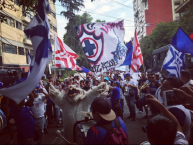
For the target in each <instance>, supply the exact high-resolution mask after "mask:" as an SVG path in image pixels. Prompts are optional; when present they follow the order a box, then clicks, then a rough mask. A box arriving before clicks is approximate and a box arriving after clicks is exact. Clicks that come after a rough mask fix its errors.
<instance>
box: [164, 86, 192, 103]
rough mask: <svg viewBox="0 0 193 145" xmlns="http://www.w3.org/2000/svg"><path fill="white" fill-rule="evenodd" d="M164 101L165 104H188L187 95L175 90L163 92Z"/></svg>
mask: <svg viewBox="0 0 193 145" xmlns="http://www.w3.org/2000/svg"><path fill="white" fill-rule="evenodd" d="M163 102H164V106H174V105H188V104H189V103H188V101H187V100H186V98H185V97H183V96H182V95H180V94H177V93H175V92H174V91H173V90H169V91H164V92H163Z"/></svg>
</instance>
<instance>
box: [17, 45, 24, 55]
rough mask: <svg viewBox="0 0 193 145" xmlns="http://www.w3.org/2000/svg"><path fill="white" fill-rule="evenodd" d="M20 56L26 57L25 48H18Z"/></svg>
mask: <svg viewBox="0 0 193 145" xmlns="http://www.w3.org/2000/svg"><path fill="white" fill-rule="evenodd" d="M18 52H19V55H24V48H22V47H18Z"/></svg>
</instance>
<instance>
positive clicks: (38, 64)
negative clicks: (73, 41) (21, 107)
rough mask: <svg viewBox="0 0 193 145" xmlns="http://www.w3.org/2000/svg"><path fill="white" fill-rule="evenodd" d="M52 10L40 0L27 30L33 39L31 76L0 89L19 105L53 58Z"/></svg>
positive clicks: (46, 3)
mask: <svg viewBox="0 0 193 145" xmlns="http://www.w3.org/2000/svg"><path fill="white" fill-rule="evenodd" d="M50 12H51V9H50V6H49V3H48V2H47V0H39V4H38V10H37V15H36V16H35V17H34V18H33V19H32V21H31V22H30V23H29V25H28V26H27V27H26V28H25V30H24V32H25V34H26V35H27V36H28V37H29V38H30V39H31V41H32V45H33V53H34V54H33V57H32V60H31V63H30V66H31V67H30V70H29V71H30V74H29V76H28V77H26V79H25V80H24V81H22V82H18V83H16V84H13V85H11V86H8V87H5V88H2V89H0V93H1V94H2V95H4V96H6V97H8V98H10V99H12V100H14V101H15V102H16V103H17V104H19V103H20V102H21V101H22V100H24V99H25V98H26V97H27V96H28V95H29V94H30V93H31V92H32V91H33V90H34V89H35V87H36V86H37V84H38V83H39V81H40V79H41V78H42V76H43V75H44V71H45V68H46V64H47V63H48V62H49V61H50V59H51V57H52V47H51V44H50V33H49V22H48V18H47V15H46V13H50Z"/></svg>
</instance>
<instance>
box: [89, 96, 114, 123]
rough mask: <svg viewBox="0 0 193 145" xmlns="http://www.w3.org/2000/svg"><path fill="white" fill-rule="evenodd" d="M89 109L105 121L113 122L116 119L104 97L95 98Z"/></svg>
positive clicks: (109, 103)
mask: <svg viewBox="0 0 193 145" xmlns="http://www.w3.org/2000/svg"><path fill="white" fill-rule="evenodd" d="M91 108H92V110H93V111H95V112H97V113H99V115H100V116H101V117H102V118H103V119H104V120H106V121H113V120H114V119H115V118H116V115H115V112H114V111H113V110H112V109H111V102H110V101H109V100H108V99H107V98H106V97H104V96H100V97H97V98H95V99H94V100H93V102H92V104H91Z"/></svg>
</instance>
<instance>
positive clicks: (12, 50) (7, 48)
mask: <svg viewBox="0 0 193 145" xmlns="http://www.w3.org/2000/svg"><path fill="white" fill-rule="evenodd" d="M3 52H5V53H11V54H17V47H16V46H13V45H9V44H5V43H4V44H3Z"/></svg>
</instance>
